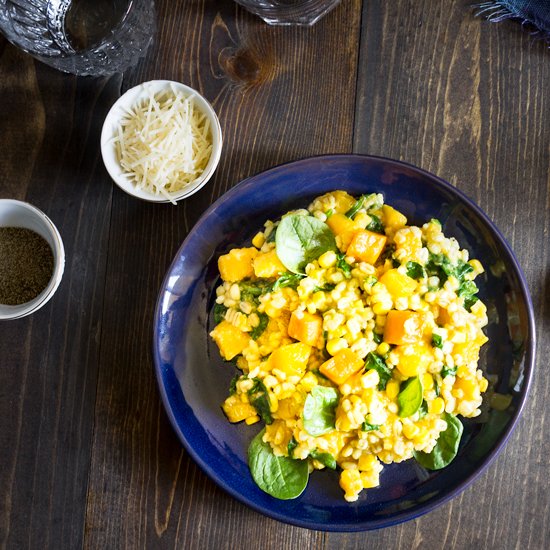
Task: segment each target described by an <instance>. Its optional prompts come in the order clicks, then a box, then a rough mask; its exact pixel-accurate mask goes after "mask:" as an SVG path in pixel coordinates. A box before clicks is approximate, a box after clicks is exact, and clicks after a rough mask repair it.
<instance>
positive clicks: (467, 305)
mask: <svg viewBox="0 0 550 550" xmlns="http://www.w3.org/2000/svg"><path fill="white" fill-rule="evenodd" d="M466 265H468V264H466ZM478 291H479V289H478V288H477V285H476V284H475V283H474V282H473V281H463V282H462V283H461V284H460V286H459V287H458V291H457V295H458V296H462V297H463V298H464V309H466V310H467V311H470V309H471V308H472V306H473V305H474V304H475V303H476V302H477V300H478V297H477V296H476V294H477V292H478Z"/></svg>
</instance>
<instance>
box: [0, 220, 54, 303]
mask: <svg viewBox="0 0 550 550" xmlns="http://www.w3.org/2000/svg"><path fill="white" fill-rule="evenodd" d="M53 264H54V262H53V252H52V249H51V247H50V245H49V244H48V243H47V242H46V240H45V239H44V238H43V237H41V236H40V235H39V234H38V233H35V232H34V231H32V230H30V229H26V228H24V227H0V304H4V305H9V306H15V305H20V304H24V303H25V302H29V301H30V300H32V299H33V298H36V296H38V295H39V294H40V293H41V292H42V291H43V290H44V289H45V288H46V286H47V284H48V283H49V282H50V279H51V277H52V274H53V267H54V266H53Z"/></svg>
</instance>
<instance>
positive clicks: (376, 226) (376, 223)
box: [367, 214, 386, 235]
mask: <svg viewBox="0 0 550 550" xmlns="http://www.w3.org/2000/svg"><path fill="white" fill-rule="evenodd" d="M370 218H371V221H370V223H369V224H368V225H367V229H368V230H369V231H372V232H373V233H380V234H381V235H384V234H385V233H386V232H385V230H384V224H383V223H382V220H381V219H380V218H379V217H378V216H375V215H374V214H370Z"/></svg>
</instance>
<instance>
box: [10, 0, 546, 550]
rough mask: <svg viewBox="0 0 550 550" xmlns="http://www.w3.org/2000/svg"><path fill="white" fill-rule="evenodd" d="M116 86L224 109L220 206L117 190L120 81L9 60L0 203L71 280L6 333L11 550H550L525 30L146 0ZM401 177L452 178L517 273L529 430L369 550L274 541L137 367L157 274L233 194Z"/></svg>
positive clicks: (460, 8)
mask: <svg viewBox="0 0 550 550" xmlns="http://www.w3.org/2000/svg"><path fill="white" fill-rule="evenodd" d="M157 5H158V32H157V37H156V43H155V46H154V48H153V50H152V51H151V52H150V53H149V55H148V57H147V59H146V60H144V61H143V62H141V63H140V65H139V66H138V67H137V68H136V69H134V70H133V71H130V72H128V73H127V74H126V75H125V76H124V81H123V83H122V86H123V88H124V89H127V88H129V87H131V86H132V85H134V84H137V83H139V82H141V81H144V80H149V79H152V78H173V79H174V80H180V81H182V82H184V83H187V84H189V85H191V86H193V87H195V88H197V89H199V90H200V91H201V92H202V93H203V94H204V95H205V96H206V97H207V98H208V99H209V100H210V101H211V102H212V103H213V105H214V107H215V109H216V111H217V112H218V114H219V116H220V120H221V124H222V130H223V133H224V139H225V145H224V150H223V153H222V159H221V163H220V167H219V169H218V171H217V172H216V175H215V178H214V179H213V180H212V182H211V183H210V184H209V186H208V187H207V188H205V189H203V190H202V191H201V192H200V193H197V194H196V195H194V196H193V197H192V198H190V199H188V200H186V201H184V202H183V203H182V204H180V205H178V206H177V207H173V206H171V205H151V204H146V203H142V202H139V201H137V200H135V199H132V198H130V197H128V196H127V195H124V194H123V193H122V192H120V191H119V190H118V189H116V188H114V187H113V185H112V183H111V181H110V180H109V178H108V176H107V174H106V172H105V170H104V169H103V167H102V165H101V160H100V157H99V131H100V127H101V123H102V120H103V118H104V115H105V113H106V111H107V109H108V108H109V106H110V105H111V103H112V102H113V101H114V100H115V98H116V97H117V95H118V93H119V90H120V87H121V78H120V77H113V78H112V79H87V78H84V79H76V78H75V77H72V76H68V75H63V74H60V73H57V72H55V71H52V70H50V69H48V68H47V67H45V66H43V65H40V64H38V63H34V62H33V61H32V60H31V59H30V58H29V57H28V56H26V55H25V54H23V53H21V52H19V51H17V50H16V49H15V48H13V47H12V46H10V45H7V43H6V42H5V41H4V40H3V39H0V101H1V103H0V105H1V106H2V107H1V119H0V129H1V130H2V135H1V136H0V174H2V178H1V180H0V196H5V197H10V198H19V199H23V200H28V201H30V202H32V203H33V204H35V205H37V206H38V207H39V208H41V209H43V210H44V211H46V212H47V213H48V215H50V216H51V218H52V219H53V221H54V222H55V223H56V225H57V226H58V227H59V229H60V231H61V234H62V236H63V239H64V241H65V246H66V249H67V267H66V273H65V276H64V278H63V282H62V284H61V287H60V289H59V291H58V293H57V294H56V295H55V296H54V298H53V299H52V301H51V303H50V304H48V305H47V306H45V307H44V308H43V309H42V310H40V311H39V312H37V313H36V314H34V315H33V316H31V317H28V318H26V319H22V320H19V321H15V322H10V323H2V324H1V325H0V366H1V367H2V368H1V369H0V461H1V464H2V467H0V490H1V492H2V498H0V548H10V549H11V548H14V549H20V548H56V549H57V548H71V549H72V548H80V547H86V548H132V549H134V548H172V547H174V548H176V547H177V548H190V549H195V548H196V549H201V550H202V549H210V548H215V549H224V548H236V549H240V548H243V547H248V548H262V549H264V548H274V549H275V548H277V549H291V548H292V549H294V548H315V549H317V548H326V549H337V548H346V549H347V548H350V549H363V548H367V547H368V548H374V549H387V548H392V549H393V548H399V549H408V548H446V549H447V548H449V549H452V550H462V549H470V548H472V547H479V548H484V549H485V548H489V549H497V548H498V549H501V548H504V549H508V548H510V549H512V548H514V549H515V548H518V549H520V548H527V549H529V550H531V549H534V550H539V549H540V550H542V549H544V548H547V547H548V546H549V545H550V499H549V498H548V492H549V489H550V482H549V480H548V471H549V467H550V444H549V443H548V438H547V437H546V436H545V434H546V433H548V427H549V425H550V418H549V413H548V407H547V406H546V395H548V394H549V393H550V374H549V373H548V369H546V368H545V358H546V357H547V356H548V354H549V353H550V336H548V335H549V334H550V330H549V329H550V299H549V297H548V296H549V291H550V269H549V267H550V262H549V235H550V232H549V226H550V174H549V167H550V148H549V146H550V126H549V125H548V123H547V121H548V115H549V113H550V64H549V63H548V61H549V59H550V57H549V55H550V54H549V51H548V49H547V48H546V47H545V46H544V44H542V43H540V42H535V41H533V39H532V38H531V37H530V36H529V35H528V34H527V33H525V32H522V31H521V27H520V26H519V25H515V24H513V23H505V24H501V25H490V24H488V23H485V22H483V21H481V20H480V19H475V18H474V17H473V15H472V11H471V9H470V7H469V5H470V3H469V2H465V1H464V0H426V1H419V0H416V1H411V0H394V1H392V2H382V1H381V0H368V1H367V0H365V1H364V2H361V1H360V0H343V2H342V4H341V5H340V6H339V7H338V8H336V10H335V11H334V12H332V13H331V14H330V15H329V16H327V17H326V18H325V19H323V20H321V21H320V22H319V23H318V24H317V25H315V26H314V27H313V28H311V29H296V28H278V29H277V28H275V29H274V28H269V27H267V26H266V25H264V24H263V23H262V22H261V21H260V20H259V19H257V18H255V17H253V16H250V15H248V14H247V13H246V12H244V11H243V10H241V9H240V8H238V7H236V6H235V4H234V3H233V2H231V1H226V2H207V1H206V0H197V1H194V2H186V1H184V0H174V1H169V0H159V1H158V2H157ZM352 150H353V151H355V152H362V153H372V154H379V155H384V156H390V157H395V158H400V159H403V160H406V161H408V162H412V163H414V164H417V165H419V166H421V167H423V168H426V169H428V170H430V171H432V172H435V173H437V174H438V175H440V176H442V177H443V178H446V179H447V180H449V181H450V182H451V183H453V184H455V185H457V186H458V187H459V188H460V189H462V190H463V191H465V192H466V193H467V194H469V195H470V196H471V197H472V198H473V199H474V200H475V201H476V202H477V203H478V204H480V206H481V207H482V208H484V209H485V210H486V212H487V213H488V214H489V215H490V217H491V218H492V219H493V220H494V221H495V222H496V223H497V225H498V226H499V227H500V228H501V229H502V231H503V233H504V235H505V236H506V237H507V239H508V240H509V242H510V243H511V244H512V246H513V248H514V249H515V251H516V253H517V255H518V259H519V261H520V263H521V264H522V265H523V267H524V270H525V272H526V276H527V279H528V282H529V286H530V289H531V291H532V295H533V301H534V305H535V312H536V315H537V323H538V327H537V328H538V350H537V352H538V357H539V360H538V367H539V368H538V369H537V373H536V380H535V384H534V385H533V389H532V394H531V399H530V401H529V403H528V405H527V407H526V410H525V414H524V416H523V417H522V419H521V421H520V424H519V427H518V429H517V430H516V431H515V433H514V434H513V436H512V437H511V439H510V441H509V443H508V444H507V446H506V448H505V450H504V452H503V453H502V454H501V456H500V457H499V458H498V459H497V460H496V461H495V463H494V464H493V465H491V466H490V468H489V469H488V470H487V471H486V472H485V473H484V474H483V475H482V476H481V477H480V478H479V479H478V480H477V481H476V482H475V483H474V485H473V486H471V487H470V488H469V489H467V490H466V491H465V492H464V493H463V494H462V495H460V496H459V497H458V498H456V499H454V500H453V501H451V502H450V503H448V504H446V505H444V506H442V507H440V508H439V509H437V510H435V511H433V512H432V513H430V514H428V515H427V516H424V517H422V518H420V519H417V520H415V521H412V522H409V523H407V524H403V525H400V526H396V527H392V528H388V529H384V530H382V531H377V532H371V533H360V534H339V533H330V534H329V533H321V532H315V531H308V530H305V529H300V528H295V527H290V526H286V525H283V524H281V523H278V522H276V521H274V520H271V519H268V518H265V517H263V516H261V515H259V514H258V513H256V512H254V511H252V510H250V509H248V508H247V507H245V506H243V505H241V504H240V503H239V502H237V501H235V500H234V499H232V498H231V497H229V496H228V495H226V494H225V493H224V492H223V491H222V490H220V489H218V488H217V486H216V485H215V484H214V483H213V482H212V481H210V480H209V479H208V478H207V477H206V476H205V475H204V474H203V473H202V472H201V471H200V470H199V469H198V468H197V466H196V465H195V464H194V462H193V461H192V460H191V459H190V458H189V457H188V456H187V454H186V453H185V452H184V451H183V449H182V447H181V445H180V443H179V441H178V439H177V437H176V436H175V434H174V432H173V431H172V428H171V426H170V424H169V421H168V419H167V417H166V415H165V413H164V411H163V409H162V406H161V404H160V399H159V394H158V389H157V386H156V381H155V378H154V374H153V366H152V359H151V352H150V343H151V337H152V315H153V308H154V304H155V300H156V296H157V292H158V289H159V286H160V284H161V281H162V278H163V276H164V273H165V271H166V269H167V267H168V265H169V263H170V261H171V259H172V257H173V255H174V254H175V252H176V250H177V249H178V247H179V245H180V243H181V241H182V240H183V238H184V237H185V235H186V234H187V232H188V231H189V229H190V228H191V227H192V226H193V224H194V223H195V222H196V220H197V219H198V217H199V216H200V214H201V213H202V211H204V209H205V208H206V207H207V206H208V205H209V204H210V203H211V202H212V201H213V200H214V199H216V198H217V197H218V196H220V195H221V194H222V193H223V192H225V191H226V190H227V189H229V188H230V187H231V186H233V185H234V184H235V183H237V182H238V181H239V180H241V179H242V178H244V177H246V176H249V175H252V174H254V173H257V172H259V171H261V170H263V169H265V168H268V167H270V166H272V165H274V164H277V163H280V162H284V161H288V160H293V159H296V158H300V157H303V156H307V155H313V154H321V153H328V152H350V151H352Z"/></svg>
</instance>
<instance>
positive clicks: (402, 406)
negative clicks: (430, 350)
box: [397, 376, 422, 418]
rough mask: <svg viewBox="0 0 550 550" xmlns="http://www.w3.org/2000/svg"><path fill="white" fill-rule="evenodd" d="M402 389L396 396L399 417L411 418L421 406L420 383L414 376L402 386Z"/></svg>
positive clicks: (418, 378)
mask: <svg viewBox="0 0 550 550" xmlns="http://www.w3.org/2000/svg"><path fill="white" fill-rule="evenodd" d="M402 386H403V388H402V389H401V391H400V392H399V395H398V396H397V404H398V405H399V416H400V417H401V418H407V417H409V416H412V415H413V414H414V413H415V412H416V411H418V409H420V407H421V406H422V381H421V380H420V377H418V376H415V377H414V378H410V379H409V380H407V381H406V382H404V383H403V384H402Z"/></svg>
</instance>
